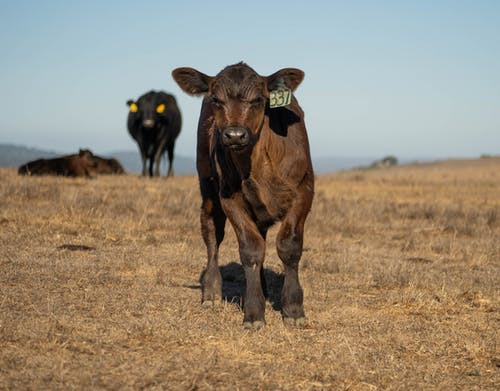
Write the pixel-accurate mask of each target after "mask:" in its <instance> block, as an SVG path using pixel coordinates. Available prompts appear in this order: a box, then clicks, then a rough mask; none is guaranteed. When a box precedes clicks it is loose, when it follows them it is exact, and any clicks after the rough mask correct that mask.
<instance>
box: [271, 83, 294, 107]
mask: <svg viewBox="0 0 500 391" xmlns="http://www.w3.org/2000/svg"><path fill="white" fill-rule="evenodd" d="M291 102H292V90H291V89H290V88H288V87H287V86H286V84H285V83H284V81H283V79H281V80H280V81H279V82H278V85H277V86H276V88H275V89H274V90H272V91H270V92H269V107H270V108H271V109H275V108H276V107H283V106H288V105H289V104H290V103H291Z"/></svg>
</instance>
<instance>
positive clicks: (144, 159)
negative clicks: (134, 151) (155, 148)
mask: <svg viewBox="0 0 500 391" xmlns="http://www.w3.org/2000/svg"><path fill="white" fill-rule="evenodd" d="M139 152H140V153H141V160H142V175H143V176H146V175H148V171H147V157H146V148H145V147H144V146H142V145H141V144H139Z"/></svg>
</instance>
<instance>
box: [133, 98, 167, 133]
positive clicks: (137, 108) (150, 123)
mask: <svg viewBox="0 0 500 391" xmlns="http://www.w3.org/2000/svg"><path fill="white" fill-rule="evenodd" d="M127 105H128V107H129V109H130V112H129V120H132V122H135V123H137V124H139V125H142V126H143V127H144V128H146V129H152V128H154V127H156V126H157V125H158V124H159V123H161V122H165V121H166V120H167V119H166V117H165V110H166V108H167V106H166V101H165V99H163V96H162V95H161V94H159V93H157V92H154V91H150V92H148V93H146V94H144V95H142V96H141V97H140V98H139V99H138V100H137V101H133V100H129V101H127Z"/></svg>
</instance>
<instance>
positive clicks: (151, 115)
mask: <svg viewBox="0 0 500 391" xmlns="http://www.w3.org/2000/svg"><path fill="white" fill-rule="evenodd" d="M127 105H128V106H129V108H130V111H129V114H128V121H127V126H128V131H129V133H130V135H131V136H132V137H133V138H134V139H135V141H137V144H138V145H139V150H140V153H141V158H142V175H148V173H149V176H159V175H160V161H161V157H162V155H163V154H164V153H165V151H167V153H168V160H169V166H168V176H171V175H173V171H172V162H173V160H174V146H175V139H176V138H177V136H178V135H179V133H180V131H181V124H182V119H181V113H180V111H179V107H178V106H177V102H176V100H175V98H174V97H173V96H172V95H170V94H167V93H166V92H163V91H159V92H156V91H150V92H148V93H146V94H144V95H142V96H141V97H140V98H139V99H138V100H137V101H135V102H134V101H133V100H129V101H128V102H127ZM148 160H149V168H147V166H146V163H147V161H148ZM153 164H154V171H153Z"/></svg>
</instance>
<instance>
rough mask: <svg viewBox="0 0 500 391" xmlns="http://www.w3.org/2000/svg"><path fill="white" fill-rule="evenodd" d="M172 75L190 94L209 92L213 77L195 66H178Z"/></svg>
mask: <svg viewBox="0 0 500 391" xmlns="http://www.w3.org/2000/svg"><path fill="white" fill-rule="evenodd" d="M172 77H173V78H174V80H175V81H176V83H177V84H178V85H179V87H180V88H181V89H182V90H183V91H184V92H186V93H187V94H189V95H202V94H205V93H207V92H208V88H209V86H210V82H211V80H212V78H211V77H210V76H207V75H205V74H204V73H201V72H199V71H197V70H196V69H193V68H177V69H174V70H173V71H172Z"/></svg>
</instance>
